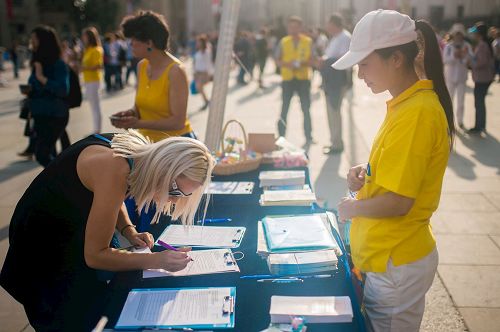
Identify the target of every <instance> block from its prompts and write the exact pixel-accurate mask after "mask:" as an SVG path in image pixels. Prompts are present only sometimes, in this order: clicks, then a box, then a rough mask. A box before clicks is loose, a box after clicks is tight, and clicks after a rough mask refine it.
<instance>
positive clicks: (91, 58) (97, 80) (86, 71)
mask: <svg viewBox="0 0 500 332" xmlns="http://www.w3.org/2000/svg"><path fill="white" fill-rule="evenodd" d="M82 42H83V45H84V46H85V50H84V52H83V57H82V66H81V68H80V69H81V71H82V74H83V83H84V85H85V95H86V97H87V100H88V101H89V104H90V109H91V110H92V119H93V125H94V127H93V131H94V133H100V132H101V127H102V119H101V118H102V116H101V101H100V98H99V86H100V84H101V80H102V68H103V63H104V52H103V50H102V47H101V40H100V39H99V33H98V32H97V29H96V28H94V27H89V28H86V29H85V30H83V33H82Z"/></svg>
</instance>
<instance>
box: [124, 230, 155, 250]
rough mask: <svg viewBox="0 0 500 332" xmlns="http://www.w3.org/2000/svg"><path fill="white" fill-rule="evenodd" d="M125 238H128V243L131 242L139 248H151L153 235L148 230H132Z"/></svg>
mask: <svg viewBox="0 0 500 332" xmlns="http://www.w3.org/2000/svg"><path fill="white" fill-rule="evenodd" d="M127 240H129V242H130V244H132V245H133V246H136V247H140V248H144V247H149V248H152V247H153V245H154V238H153V235H151V234H150V233H148V232H144V233H137V232H134V233H133V234H131V235H130V236H129V237H127Z"/></svg>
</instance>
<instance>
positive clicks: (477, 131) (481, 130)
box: [467, 127, 484, 135]
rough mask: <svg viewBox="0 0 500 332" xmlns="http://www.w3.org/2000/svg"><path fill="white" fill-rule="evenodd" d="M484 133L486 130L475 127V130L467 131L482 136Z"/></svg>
mask: <svg viewBox="0 0 500 332" xmlns="http://www.w3.org/2000/svg"><path fill="white" fill-rule="evenodd" d="M483 131H484V129H481V128H476V127H474V128H471V129H469V130H467V133H468V134H476V135H480V134H481V133H482V132H483Z"/></svg>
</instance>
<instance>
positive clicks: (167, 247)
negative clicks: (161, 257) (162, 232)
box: [156, 240, 179, 251]
mask: <svg viewBox="0 0 500 332" xmlns="http://www.w3.org/2000/svg"><path fill="white" fill-rule="evenodd" d="M156 242H158V244H159V245H160V246H162V247H163V248H165V249H168V250H173V251H179V249H177V248H174V247H172V246H171V245H170V244H168V243H165V242H163V241H162V240H158V241H156Z"/></svg>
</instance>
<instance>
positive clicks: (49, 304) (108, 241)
mask: <svg viewBox="0 0 500 332" xmlns="http://www.w3.org/2000/svg"><path fill="white" fill-rule="evenodd" d="M213 166H214V160H213V158H212V156H211V154H210V152H209V150H208V149H207V148H206V147H205V145H204V144H203V143H201V142H199V141H197V140H195V139H192V138H185V137H172V138H168V139H165V140H162V141H160V142H157V143H151V142H150V141H149V140H147V139H146V138H145V137H144V136H142V135H141V134H139V133H137V132H135V131H129V132H126V133H122V134H115V135H104V136H101V135H92V136H89V137H87V138H85V139H83V140H81V141H79V142H77V143H75V144H73V145H72V146H71V147H69V148H68V149H66V150H65V151H64V152H63V153H62V154H61V155H60V156H59V157H58V158H57V159H55V160H54V161H53V162H52V163H51V164H50V165H49V166H48V167H47V168H46V169H45V170H44V171H43V172H42V173H40V175H38V177H37V178H36V179H35V180H34V181H33V182H32V183H31V185H30V186H29V188H28V189H27V190H26V192H25V193H24V195H23V197H22V198H21V200H20V201H19V202H18V204H17V206H16V209H15V211H14V214H13V216H12V220H11V223H10V229H9V244H10V247H9V250H8V253H7V257H6V259H5V263H4V265H3V268H2V271H1V274H0V284H1V285H2V287H4V288H5V290H7V291H8V292H9V293H10V294H11V295H12V296H13V297H14V298H15V299H16V300H17V301H19V302H20V303H22V304H23V305H24V308H25V311H26V314H27V316H28V319H29V322H30V324H31V325H32V326H33V327H34V328H35V330H37V331H80V330H81V331H90V330H91V328H92V327H93V326H95V324H96V322H97V320H98V319H99V317H100V313H101V310H102V305H103V304H104V303H105V299H106V294H107V293H106V291H107V289H106V288H107V283H106V280H104V279H103V278H102V277H100V276H102V275H103V273H102V272H103V271H100V270H104V271H127V270H142V269H149V268H161V269H165V270H168V271H179V270H182V269H183V268H185V267H186V265H187V263H188V262H189V261H190V258H189V256H188V255H187V251H189V250H190V249H186V248H180V249H178V250H177V251H173V250H166V251H163V252H156V253H151V254H139V253H131V252H128V251H124V250H119V249H116V248H117V247H118V245H117V243H116V238H115V237H114V235H113V234H114V231H115V229H116V230H117V231H119V232H120V233H121V234H122V235H123V236H124V237H126V238H127V239H128V240H129V241H130V243H131V244H132V245H135V246H139V247H146V246H148V247H152V246H153V237H152V236H151V234H149V233H138V232H137V231H136V230H135V228H134V226H133V225H132V224H131V222H130V220H129V218H128V214H127V211H126V209H125V207H124V204H123V201H124V199H125V198H126V197H133V198H134V199H135V201H136V202H137V204H138V206H139V208H143V207H144V208H145V209H146V210H147V209H148V207H149V206H151V205H152V204H155V205H156V207H157V209H156V213H155V215H154V216H153V222H154V221H157V220H158V218H159V216H160V214H162V213H165V214H168V215H171V216H172V218H173V219H180V220H181V221H182V223H183V224H192V223H193V219H194V215H195V213H196V211H197V208H198V206H199V204H200V200H201V197H202V195H203V192H204V191H205V188H206V186H207V185H208V184H209V182H210V175H211V172H212V169H213ZM206 204H208V200H207V201H206ZM206 206H207V205H205V210H206Z"/></svg>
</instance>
